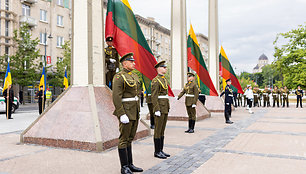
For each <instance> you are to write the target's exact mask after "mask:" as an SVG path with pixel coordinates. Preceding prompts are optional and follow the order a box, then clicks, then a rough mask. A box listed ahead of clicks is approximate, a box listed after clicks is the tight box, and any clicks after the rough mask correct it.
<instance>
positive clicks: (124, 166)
mask: <svg viewBox="0 0 306 174" xmlns="http://www.w3.org/2000/svg"><path fill="white" fill-rule="evenodd" d="M118 152H119V158H120V163H121V174H132V173H133V172H132V171H131V170H130V168H129V166H128V157H127V150H126V148H124V149H118Z"/></svg>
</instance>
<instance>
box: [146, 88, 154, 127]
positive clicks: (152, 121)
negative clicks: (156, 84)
mask: <svg viewBox="0 0 306 174" xmlns="http://www.w3.org/2000/svg"><path fill="white" fill-rule="evenodd" d="M146 101H147V104H148V109H149V114H150V128H151V129H154V128H155V126H154V112H153V104H152V99H151V94H147V95H146Z"/></svg>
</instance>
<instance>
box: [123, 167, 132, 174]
mask: <svg viewBox="0 0 306 174" xmlns="http://www.w3.org/2000/svg"><path fill="white" fill-rule="evenodd" d="M121 174H133V172H132V171H131V170H130V168H129V167H128V166H122V167H121Z"/></svg>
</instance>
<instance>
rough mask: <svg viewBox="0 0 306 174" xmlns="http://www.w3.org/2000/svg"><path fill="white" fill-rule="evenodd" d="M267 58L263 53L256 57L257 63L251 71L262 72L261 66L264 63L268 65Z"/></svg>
mask: <svg viewBox="0 0 306 174" xmlns="http://www.w3.org/2000/svg"><path fill="white" fill-rule="evenodd" d="M268 63H269V59H268V57H267V56H266V55H265V54H262V55H261V56H260V57H259V58H258V64H257V65H256V66H255V67H254V68H253V73H260V72H262V68H263V67H264V66H266V65H268Z"/></svg>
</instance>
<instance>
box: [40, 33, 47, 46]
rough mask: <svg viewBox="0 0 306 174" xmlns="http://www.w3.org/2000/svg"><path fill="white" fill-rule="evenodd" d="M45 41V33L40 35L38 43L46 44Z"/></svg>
mask: <svg viewBox="0 0 306 174" xmlns="http://www.w3.org/2000/svg"><path fill="white" fill-rule="evenodd" d="M46 39H47V35H46V33H40V42H39V43H41V44H47V43H46V41H47V40H46Z"/></svg>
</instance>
